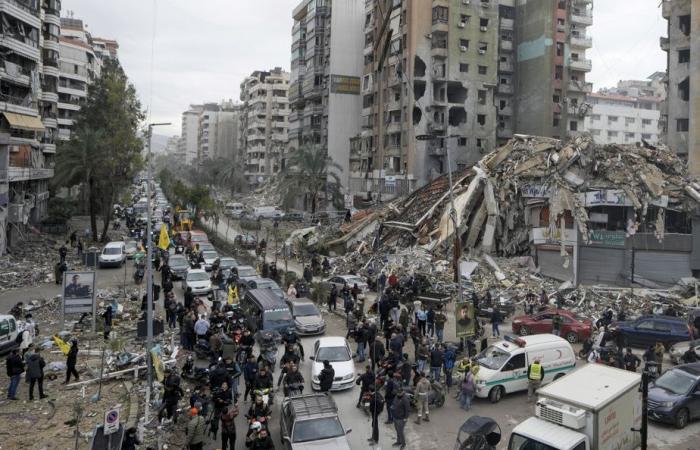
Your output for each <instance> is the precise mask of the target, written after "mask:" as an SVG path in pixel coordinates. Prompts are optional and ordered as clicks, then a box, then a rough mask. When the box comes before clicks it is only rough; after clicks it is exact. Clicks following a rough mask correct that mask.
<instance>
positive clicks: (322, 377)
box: [318, 359, 335, 392]
mask: <svg viewBox="0 0 700 450" xmlns="http://www.w3.org/2000/svg"><path fill="white" fill-rule="evenodd" d="M334 378H335V370H334V369H333V366H331V363H330V362H328V360H327V359H326V360H324V361H323V369H321V373H319V374H318V383H319V387H320V389H321V392H328V391H330V390H331V388H332V387H333V379H334Z"/></svg>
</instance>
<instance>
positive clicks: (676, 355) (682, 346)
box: [668, 339, 700, 364]
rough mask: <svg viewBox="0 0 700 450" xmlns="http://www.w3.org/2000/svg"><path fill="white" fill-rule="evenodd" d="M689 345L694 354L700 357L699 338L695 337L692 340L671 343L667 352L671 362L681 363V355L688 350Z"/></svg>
mask: <svg viewBox="0 0 700 450" xmlns="http://www.w3.org/2000/svg"><path fill="white" fill-rule="evenodd" d="M690 347H693V349H694V350H695V354H696V355H697V356H698V359H700V339H695V340H694V341H683V342H678V343H677V344H673V345H672V346H671V348H670V349H669V350H668V354H669V355H670V356H671V361H672V362H673V364H681V363H682V362H683V361H682V358H683V355H684V354H685V352H687V351H688V349H689V348H690Z"/></svg>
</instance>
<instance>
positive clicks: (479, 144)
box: [476, 138, 487, 149]
mask: <svg viewBox="0 0 700 450" xmlns="http://www.w3.org/2000/svg"><path fill="white" fill-rule="evenodd" d="M486 144H487V141H486V139H478V138H477V140H476V148H481V149H484V148H486Z"/></svg>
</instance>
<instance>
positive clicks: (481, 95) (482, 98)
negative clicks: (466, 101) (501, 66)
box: [477, 89, 488, 105]
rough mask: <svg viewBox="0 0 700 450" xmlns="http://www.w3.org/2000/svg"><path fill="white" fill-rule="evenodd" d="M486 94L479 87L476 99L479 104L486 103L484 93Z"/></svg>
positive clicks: (485, 93)
mask: <svg viewBox="0 0 700 450" xmlns="http://www.w3.org/2000/svg"><path fill="white" fill-rule="evenodd" d="M487 94H488V93H487V92H486V90H485V89H479V92H478V97H477V101H478V102H479V104H480V105H485V104H486V95H487Z"/></svg>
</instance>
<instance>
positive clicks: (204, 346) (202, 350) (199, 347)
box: [194, 339, 212, 359]
mask: <svg viewBox="0 0 700 450" xmlns="http://www.w3.org/2000/svg"><path fill="white" fill-rule="evenodd" d="M194 353H195V354H196V355H197V358H199V359H210V358H211V356H212V351H211V348H209V341H207V340H206V339H199V340H197V344H196V345H195V346H194Z"/></svg>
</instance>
